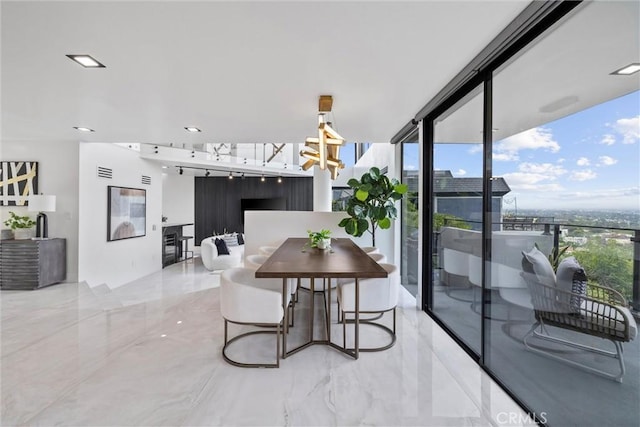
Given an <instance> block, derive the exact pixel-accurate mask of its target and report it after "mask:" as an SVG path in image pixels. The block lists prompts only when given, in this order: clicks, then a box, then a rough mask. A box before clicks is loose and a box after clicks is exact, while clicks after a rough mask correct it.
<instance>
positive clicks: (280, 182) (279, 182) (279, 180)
mask: <svg viewBox="0 0 640 427" xmlns="http://www.w3.org/2000/svg"><path fill="white" fill-rule="evenodd" d="M278 184H282V177H281V176H279V177H278Z"/></svg>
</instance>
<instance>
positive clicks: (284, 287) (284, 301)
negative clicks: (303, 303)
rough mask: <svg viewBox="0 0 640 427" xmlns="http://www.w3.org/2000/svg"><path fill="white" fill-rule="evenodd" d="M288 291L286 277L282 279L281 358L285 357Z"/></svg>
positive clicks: (287, 326) (287, 325)
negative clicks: (282, 322)
mask: <svg viewBox="0 0 640 427" xmlns="http://www.w3.org/2000/svg"><path fill="white" fill-rule="evenodd" d="M288 293H289V287H288V286H287V279H285V278H283V279H282V308H283V309H284V324H283V328H282V329H283V333H282V358H283V359H286V358H287V333H288V332H289V316H288V313H289V307H287V294H288Z"/></svg>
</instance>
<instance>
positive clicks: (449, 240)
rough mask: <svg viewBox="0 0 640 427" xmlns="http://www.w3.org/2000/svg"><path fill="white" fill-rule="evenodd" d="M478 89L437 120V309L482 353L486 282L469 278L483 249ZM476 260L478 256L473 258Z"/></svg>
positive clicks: (434, 200)
mask: <svg viewBox="0 0 640 427" xmlns="http://www.w3.org/2000/svg"><path fill="white" fill-rule="evenodd" d="M483 94H484V92H483V91H482V88H481V87H477V88H476V89H475V90H473V91H472V92H470V93H469V94H468V95H467V96H465V97H464V98H463V99H462V100H460V101H459V102H457V103H456V104H455V105H453V106H452V107H450V108H449V109H447V110H446V111H445V112H444V113H442V114H440V115H439V116H438V117H437V118H436V119H435V121H434V122H435V124H434V137H433V165H434V171H433V195H432V196H433V197H432V202H431V205H430V208H431V210H432V216H433V224H431V227H432V229H433V236H434V238H433V241H434V246H433V247H434V251H435V257H434V266H435V268H434V270H433V276H432V277H433V306H432V310H433V312H434V313H436V315H437V316H438V317H439V318H440V319H441V320H442V321H443V322H445V323H446V325H447V326H448V327H449V329H450V330H451V331H452V332H453V333H454V334H455V335H456V336H457V337H458V338H459V339H461V340H462V341H463V342H464V343H465V344H466V345H468V346H469V347H470V348H471V349H472V350H473V351H474V352H475V353H478V354H479V353H480V345H481V325H482V322H481V321H480V316H479V315H478V313H480V309H481V301H482V298H483V297H482V281H481V280H480V275H476V276H473V275H470V270H469V269H470V268H471V267H472V265H471V263H472V259H479V258H478V256H479V255H480V254H481V252H480V251H481V248H482V233H481V232H480V231H479V230H481V229H482V203H483V190H482V165H483V164H482V155H480V156H478V155H476V154H477V153H480V154H481V153H482V105H483V99H484V98H483ZM472 257H473V258H472Z"/></svg>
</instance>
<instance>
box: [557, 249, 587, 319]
mask: <svg viewBox="0 0 640 427" xmlns="http://www.w3.org/2000/svg"><path fill="white" fill-rule="evenodd" d="M556 280H557V285H556V286H557V287H558V289H560V290H563V291H565V292H572V293H574V294H577V295H569V294H565V293H559V295H558V302H559V303H560V304H561V306H563V307H567V308H568V312H570V313H578V312H580V302H581V301H580V300H581V299H582V298H580V296H586V295H587V276H586V274H585V272H584V269H583V268H582V266H581V265H580V263H578V261H577V260H576V259H575V257H568V258H565V259H563V260H562V261H561V262H560V265H558V271H557V272H556Z"/></svg>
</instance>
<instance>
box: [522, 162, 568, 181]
mask: <svg viewBox="0 0 640 427" xmlns="http://www.w3.org/2000/svg"><path fill="white" fill-rule="evenodd" d="M518 170H520V172H525V173H532V174H542V175H546V176H547V179H555V177H557V176H560V175H564V174H565V173H567V170H566V169H565V168H563V167H562V166H558V165H554V164H552V163H521V164H520V165H519V166H518Z"/></svg>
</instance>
